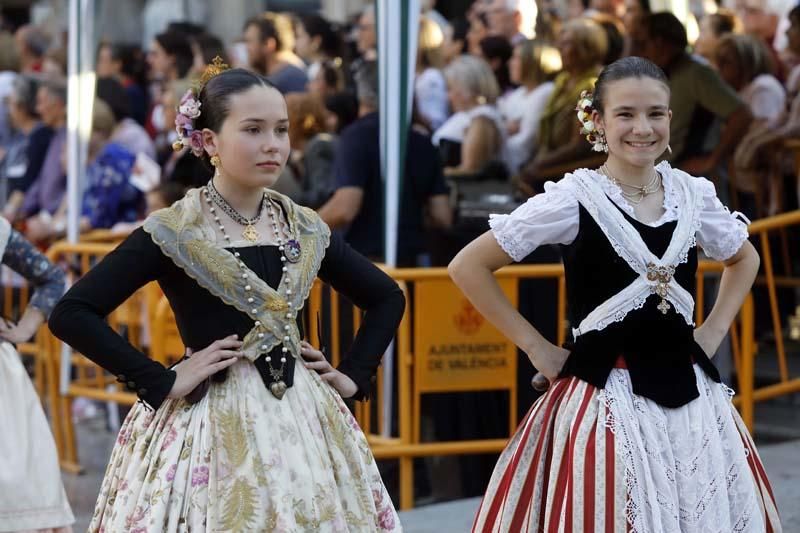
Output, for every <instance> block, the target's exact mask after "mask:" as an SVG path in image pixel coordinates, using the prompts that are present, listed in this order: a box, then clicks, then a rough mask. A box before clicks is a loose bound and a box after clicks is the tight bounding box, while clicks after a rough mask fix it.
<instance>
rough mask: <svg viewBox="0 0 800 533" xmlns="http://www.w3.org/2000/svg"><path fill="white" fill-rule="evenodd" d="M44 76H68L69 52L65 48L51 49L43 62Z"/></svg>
mask: <svg viewBox="0 0 800 533" xmlns="http://www.w3.org/2000/svg"><path fill="white" fill-rule="evenodd" d="M42 75H44V76H47V77H50V78H65V77H66V76H67V50H66V48H65V47H51V48H50V49H48V50H47V53H46V54H45V55H44V60H43V61H42Z"/></svg>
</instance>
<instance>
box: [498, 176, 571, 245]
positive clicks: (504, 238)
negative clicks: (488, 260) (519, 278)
mask: <svg viewBox="0 0 800 533" xmlns="http://www.w3.org/2000/svg"><path fill="white" fill-rule="evenodd" d="M567 179H568V178H564V179H563V180H561V181H560V182H558V183H553V182H548V183H546V184H545V186H544V190H545V192H544V193H542V194H537V195H536V196H534V197H533V198H531V199H530V200H528V201H527V202H525V203H524V204H522V205H521V206H519V207H518V208H517V209H515V210H514V211H513V212H512V213H511V214H509V215H491V216H490V217H489V227H490V228H491V230H492V234H493V235H494V238H495V239H497V243H498V244H499V245H500V247H501V248H502V249H503V250H504V251H505V252H506V253H507V254H508V255H509V256H510V257H511V258H512V259H513V260H514V261H522V260H523V259H524V258H525V257H526V256H527V255H528V254H530V253H531V252H532V251H534V250H535V249H536V248H538V247H539V246H541V245H543V244H570V243H571V242H572V241H574V240H575V237H576V236H577V235H578V229H579V228H578V226H579V224H580V211H579V209H578V200H577V199H576V198H575V195H574V194H573V193H572V190H571V189H570V188H569V186H568V185H567V183H566V180H567Z"/></svg>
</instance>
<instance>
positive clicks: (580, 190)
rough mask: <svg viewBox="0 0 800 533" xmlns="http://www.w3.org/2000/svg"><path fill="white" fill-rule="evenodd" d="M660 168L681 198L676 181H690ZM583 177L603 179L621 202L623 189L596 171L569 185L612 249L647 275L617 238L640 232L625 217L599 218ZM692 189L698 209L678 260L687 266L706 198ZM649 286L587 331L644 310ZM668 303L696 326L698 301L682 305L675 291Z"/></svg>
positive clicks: (581, 172) (668, 186)
mask: <svg viewBox="0 0 800 533" xmlns="http://www.w3.org/2000/svg"><path fill="white" fill-rule="evenodd" d="M657 168H658V170H659V172H661V173H662V175H664V176H665V177H666V176H669V177H668V178H667V179H666V180H665V182H664V183H665V191H666V190H667V189H670V190H673V193H672V195H673V196H675V195H677V192H674V189H675V188H676V187H675V184H674V183H673V181H674V179H687V178H685V177H684V176H680V178H678V177H677V176H674V175H673V174H672V172H674V171H673V169H672V168H671V167H670V166H669V164H668V163H666V162H662V163H660V164H659V165H658V167H657ZM580 175H583V176H587V175H588V177H592V176H602V178H603V179H601V180H598V181H597V182H598V183H599V184H600V185H601V188H605V187H604V186H603V184H605V185H611V187H612V189H613V190H614V191H616V193H617V194H618V195H619V198H622V195H621V193H620V191H619V188H618V187H616V186H614V185H613V184H612V183H611V182H610V181H609V180H608V178H606V177H605V176H603V175H602V174H599V173H598V172H596V171H590V170H585V169H581V170H578V171H576V172H575V173H574V174H573V176H571V179H570V181H569V182H568V183H572V184H573V185H574V188H575V190H576V193H577V195H578V196H579V197H580V198H581V199H582V200H584V201H582V202H581V205H583V207H584V208H585V209H586V210H587V211H588V212H589V214H590V215H591V216H592V218H593V219H594V221H595V223H597V225H598V226H599V227H600V229H601V230H602V231H603V233H604V234H605V236H606V238H607V239H608V241H609V243H610V244H611V246H612V247H613V248H614V251H615V252H616V253H617V255H619V256H620V257H621V258H622V259H623V260H625V262H626V263H628V265H630V267H631V268H632V269H633V270H634V271H635V272H636V273H638V274H639V275H640V276H641V275H644V272H643V271H642V266H643V264H642V259H641V258H636V257H634V255H633V253H631V252H630V251H629V250H628V248H627V247H626V246H625V245H623V244H622V242H620V240H619V239H618V238H617V235H626V234H627V233H628V232H635V233H636V234H637V235H638V232H636V230H635V229H634V228H633V227H632V226H631V224H630V223H629V222H628V221H627V220H625V218H624V217H601V216H599V213H600V212H599V208H598V205H597V203H596V202H595V201H594V200H593V199H592V193H591V191H590V190H589V188H588V186H587V185H586V184H585V183H583V182H582V180H581V179H580V177H579V176H580ZM686 176H687V177H688V175H686ZM692 186H693V185H692V183H691V182H690V181H687V182H686V183H685V187H686V189H687V193H688V194H689V195H691V194H692V193H694V194H695V206H694V207H695V209H694V211H693V212H692V213H691V215H690V216H691V217H692V220H691V222H690V228H689V230H688V231H689V237H688V238H687V239H686V240H685V242H684V243H683V246H682V248H681V251H680V253H679V254H678V257H677V260H678V264H682V263H686V262H687V261H688V260H689V250H690V249H692V248H693V247H694V246H696V243H697V240H696V233H697V230H698V229H699V227H700V226H699V225H700V210H701V208H702V205H703V204H702V194H699V191H697V190H696V189H692ZM666 197H667V195H666V194H665V198H666ZM673 201H674V200H673ZM624 204H625V205H626V206H627V207H628V208H629V209H631V210H632V207H631V206H630V205H629V204H627V202H624ZM676 204H677V202H676ZM662 218H663V217H662ZM606 220H608V222H609V223H611V224H613V226H612V227H613V229H615V230H617V232H612V231H610V229H611V228H609V225H608V224H607V223H606ZM676 230H677V229H676ZM640 240H641V239H640ZM647 253H648V255H652V253H651V252H650V251H649V250H648V251H647ZM647 286H648V287H650V289H649V291H648V292H647V293H643V294H642V295H640V296H638V297H636V298H633V299H630V300H626V301H625V303H624V304H623V305H622V306H621V307H620V308H619V309H618V310H617V311H616V312H615V313H614V314H613V315H611V316H609V317H606V318H603V319H601V320H599V321H598V322H597V323H596V326H595V327H592V328H586V329H587V330H588V329H591V330H597V331H601V330H603V329H605V328H606V327H608V325H610V324H613V323H616V322H622V321H623V320H624V319H625V317H626V316H627V315H628V313H630V312H631V311H633V310H636V309H641V308H642V307H643V306H644V304H645V302H646V301H647V298H649V297H650V295H651V294H652V291H653V287H652V286H650V284H647ZM612 298H613V297H612ZM690 299H691V297H690ZM666 300H667V301H669V302H670V303H671V304H672V306H673V308H674V309H675V310H676V311H677V312H678V313H679V314H680V315H681V316H682V317H683V319H684V320H685V321H686V323H687V324H690V325H693V324H694V320H693V315H694V299H691V303H688V302H681V301H679V300H678V299H677V298H676V297H675V295H674V294H673V291H670V293H668V294H667V295H666ZM684 303H686V305H684ZM581 333H585V331H583V328H580V327H578V328H575V329H573V337H574V338H577V336H578V335H580V334H581Z"/></svg>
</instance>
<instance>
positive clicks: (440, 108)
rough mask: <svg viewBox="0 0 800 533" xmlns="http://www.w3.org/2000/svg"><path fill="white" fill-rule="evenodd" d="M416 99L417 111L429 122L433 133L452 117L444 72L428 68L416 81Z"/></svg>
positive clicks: (418, 75)
mask: <svg viewBox="0 0 800 533" xmlns="http://www.w3.org/2000/svg"><path fill="white" fill-rule="evenodd" d="M414 98H415V100H416V104H417V111H418V112H419V114H420V115H422V117H423V118H424V119H425V120H427V121H428V124H430V126H431V130H432V131H436V130H437V129H438V128H439V127H440V126H441V125H442V124H444V121H445V120H447V117H448V116H449V115H450V106H449V103H448V101H447V81H446V80H445V78H444V74H442V71H441V70H439V69H437V68H432V67H429V68H426V69H425V70H423V71H422V72H420V73H419V74H417V77H416V79H415V80H414Z"/></svg>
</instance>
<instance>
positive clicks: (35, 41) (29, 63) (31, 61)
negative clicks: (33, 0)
mask: <svg viewBox="0 0 800 533" xmlns="http://www.w3.org/2000/svg"><path fill="white" fill-rule="evenodd" d="M14 39H15V41H16V47H17V55H18V57H19V71H20V72H21V73H23V74H36V73H38V72H41V71H42V64H43V63H44V56H45V54H46V53H47V50H48V49H49V48H50V42H51V39H50V37H49V36H48V35H47V33H45V32H44V31H43V30H42V29H41V28H38V27H36V26H31V25H24V26H20V27H19V28H18V29H17V31H16V33H15V34H14Z"/></svg>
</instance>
